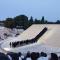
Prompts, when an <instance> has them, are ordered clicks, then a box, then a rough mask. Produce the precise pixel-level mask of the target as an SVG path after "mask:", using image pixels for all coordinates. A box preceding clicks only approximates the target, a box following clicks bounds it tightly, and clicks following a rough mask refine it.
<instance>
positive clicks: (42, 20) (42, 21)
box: [41, 16, 45, 24]
mask: <svg viewBox="0 0 60 60" xmlns="http://www.w3.org/2000/svg"><path fill="white" fill-rule="evenodd" d="M44 20H45V19H44V16H42V19H41V24H44V23H45V21H44Z"/></svg>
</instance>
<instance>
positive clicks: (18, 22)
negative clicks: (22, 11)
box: [14, 15, 28, 29]
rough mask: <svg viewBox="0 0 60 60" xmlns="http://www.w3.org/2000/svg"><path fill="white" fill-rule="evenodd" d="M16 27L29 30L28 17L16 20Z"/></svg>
mask: <svg viewBox="0 0 60 60" xmlns="http://www.w3.org/2000/svg"><path fill="white" fill-rule="evenodd" d="M14 20H15V24H16V26H23V27H24V29H26V28H28V17H27V16H25V15H19V16H16V17H15V18H14Z"/></svg>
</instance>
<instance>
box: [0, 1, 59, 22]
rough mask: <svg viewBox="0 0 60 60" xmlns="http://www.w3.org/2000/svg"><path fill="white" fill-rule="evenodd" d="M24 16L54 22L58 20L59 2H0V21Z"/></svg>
mask: <svg viewBox="0 0 60 60" xmlns="http://www.w3.org/2000/svg"><path fill="white" fill-rule="evenodd" d="M20 14H25V15H27V16H28V17H30V16H33V17H34V18H38V19H41V17H42V16H45V19H47V20H49V21H56V20H59V19H60V0H0V20H2V19H5V18H7V17H15V16H17V15H20Z"/></svg>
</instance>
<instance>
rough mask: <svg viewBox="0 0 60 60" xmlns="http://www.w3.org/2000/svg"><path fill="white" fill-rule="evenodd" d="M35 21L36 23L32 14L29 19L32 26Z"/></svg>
mask: <svg viewBox="0 0 60 60" xmlns="http://www.w3.org/2000/svg"><path fill="white" fill-rule="evenodd" d="M33 23H34V21H33V17H32V16H31V17H30V20H29V26H31V25H32V24H33Z"/></svg>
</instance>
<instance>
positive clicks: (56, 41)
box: [1, 24, 60, 54]
mask: <svg viewBox="0 0 60 60" xmlns="http://www.w3.org/2000/svg"><path fill="white" fill-rule="evenodd" d="M45 27H46V28H47V31H46V32H45V33H44V34H43V35H42V36H40V37H39V38H38V40H37V41H36V42H34V43H31V44H27V45H23V46H20V47H15V48H13V47H10V44H9V43H10V42H17V41H25V40H31V39H33V38H35V37H36V36H37V35H38V34H39V33H40V32H41V31H42V30H43V29H44V28H45ZM1 48H2V49H3V50H4V51H6V52H22V53H27V51H30V52H42V51H43V52H45V53H47V54H49V53H51V52H53V53H57V54H60V25H59V24H34V25H32V26H30V27H29V28H28V29H27V30H25V31H24V32H23V33H22V34H21V35H19V36H18V37H14V38H11V39H8V40H5V41H4V42H3V43H2V44H1Z"/></svg>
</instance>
